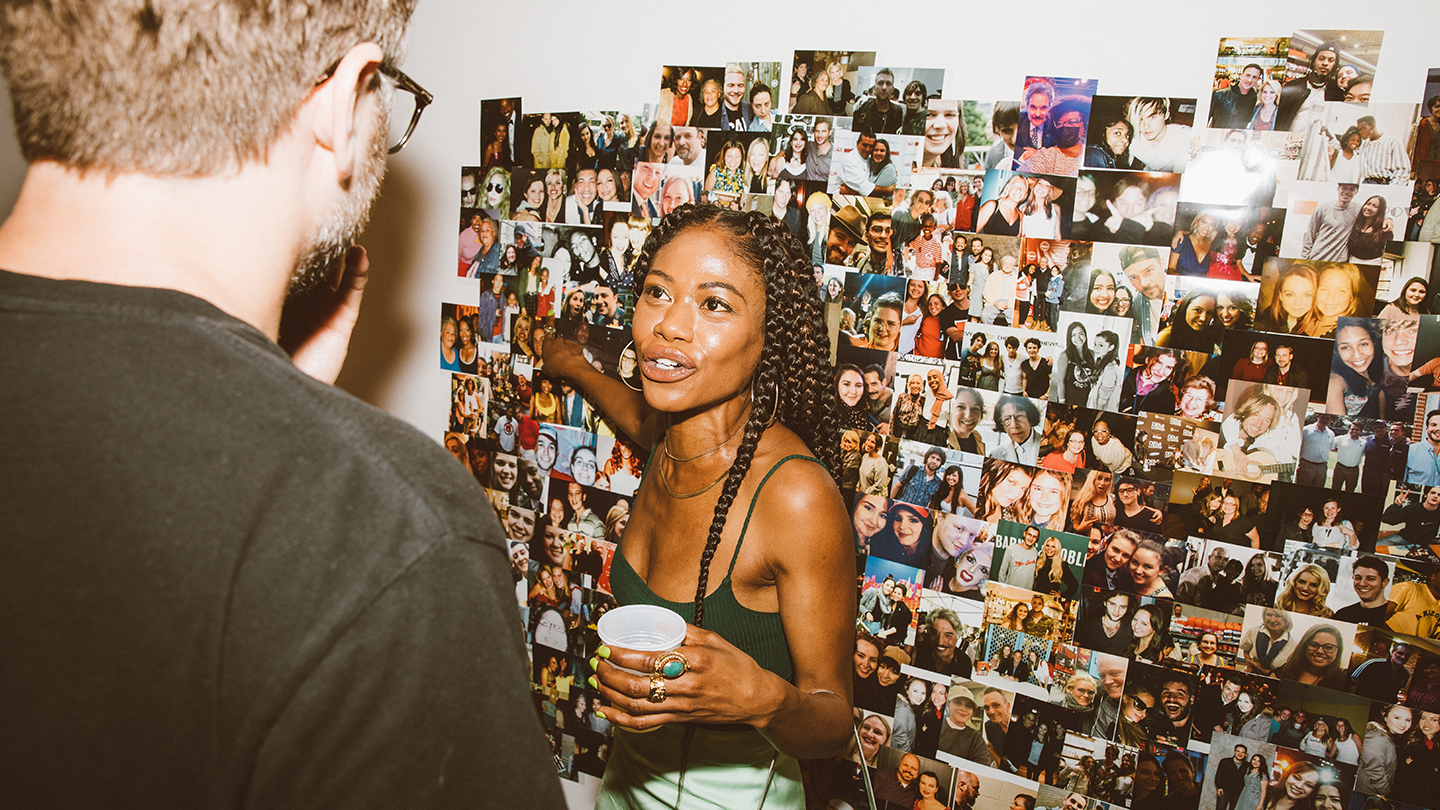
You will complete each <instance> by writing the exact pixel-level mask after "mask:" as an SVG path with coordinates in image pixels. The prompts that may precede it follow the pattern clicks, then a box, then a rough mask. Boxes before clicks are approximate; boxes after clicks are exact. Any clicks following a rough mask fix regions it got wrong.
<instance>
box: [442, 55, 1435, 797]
mask: <svg viewBox="0 0 1440 810" xmlns="http://www.w3.org/2000/svg"><path fill="white" fill-rule="evenodd" d="M1382 39H1383V37H1382V33H1381V32H1376V31H1341V30H1300V31H1294V32H1291V33H1289V34H1288V35H1282V36H1237V37H1226V38H1224V39H1222V40H1221V41H1220V42H1219V43H1218V49H1217V52H1216V59H1215V63H1214V64H1215V70H1214V80H1213V84H1212V87H1211V89H1210V93H1209V94H1208V95H1207V94H1203V93H1201V92H1200V90H1201V88H1170V87H1153V88H1143V89H1144V90H1145V91H1147V92H1152V93H1153V94H1152V95H1143V96H1142V95H1106V94H1105V92H1104V91H1105V89H1106V88H1105V87H1102V86H1101V82H1098V81H1095V80H1092V79H1085V78H1073V77H1064V76H1048V75H1047V76H1025V77H1022V78H1021V79H1019V80H1017V81H1016V82H1015V85H1014V90H1015V93H1014V96H1013V97H1012V98H1010V99H999V100H975V99H971V98H968V97H967V94H966V88H965V87H964V86H963V84H960V83H959V82H958V79H957V77H955V76H953V75H950V76H947V75H946V73H945V71H942V70H933V69H927V68H924V67H905V66H904V65H913V64H915V61H913V60H905V59H903V58H902V59H899V60H897V61H893V62H892V61H889V60H890V59H891V57H892V55H891V54H884V56H885V59H883V60H882V59H879V58H877V54H876V53H874V52H853V51H825V50H797V51H795V52H794V54H793V56H792V57H791V59H790V60H789V61H788V64H780V63H768V62H744V61H737V62H729V63H724V64H718V63H711V64H706V65H693V64H686V63H675V64H668V65H665V66H663V67H661V69H660V72H659V76H658V77H657V80H656V83H655V85H654V87H655V90H654V92H653V93H650V94H648V96H647V97H645V98H638V99H635V100H634V102H635V104H634V106H632V107H631V108H630V111H624V110H618V111H617V110H578V111H576V110H569V111H556V112H546V111H541V110H535V109H531V108H530V107H522V100H521V99H519V98H510V99H495V100H487V101H484V102H482V103H481V105H480V110H479V137H478V139H477V143H478V147H479V150H480V151H479V158H478V160H473V161H472V163H473V165H469V166H465V167H462V169H461V172H460V201H459V202H460V206H459V213H460V216H459V221H458V222H457V223H456V228H457V230H456V232H457V238H458V243H457V248H458V256H457V269H456V275H457V277H460V278H465V279H474V280H475V282H474V283H475V285H476V286H475V288H474V289H475V293H474V295H471V296H467V297H465V298H464V299H463V300H461V301H458V302H455V303H447V304H444V305H443V306H442V308H441V313H440V316H441V317H440V343H441V368H442V370H444V371H446V372H447V374H446V385H448V386H449V393H450V397H449V400H448V403H449V413H448V419H447V423H446V425H445V431H444V443H445V446H446V448H447V449H448V450H450V452H451V453H452V454H453V455H454V456H455V458H456V459H457V461H458V462H459V463H461V464H462V465H464V466H465V467H466V468H467V469H469V470H470V471H471V472H472V473H473V474H474V475H475V477H476V479H477V480H478V481H479V482H480V483H481V484H482V485H483V486H484V487H486V489H487V490H488V491H489V494H490V498H491V501H492V503H494V505H495V507H496V509H497V512H499V514H500V516H501V525H502V526H503V527H504V529H505V532H506V535H507V537H508V538H509V544H510V559H511V568H512V573H513V575H514V579H515V582H516V596H517V599H519V600H520V601H521V603H522V604H524V605H525V606H526V614H525V615H526V633H527V640H528V642H529V643H530V644H531V646H532V650H533V651H534V657H533V662H532V663H533V671H532V678H533V681H534V685H535V691H536V694H537V703H538V705H539V706H540V707H541V711H542V714H543V717H544V723H545V726H546V729H547V732H548V733H549V734H550V735H551V739H552V741H553V743H554V745H555V748H556V752H557V755H556V759H557V763H559V767H560V768H561V769H562V771H563V773H564V774H565V775H566V777H567V778H571V779H576V780H580V781H587V782H588V781H592V780H594V779H595V778H596V777H597V776H598V774H600V773H601V772H603V769H604V764H605V762H604V761H605V758H606V756H607V755H608V751H609V735H610V733H611V732H610V728H609V725H608V723H606V722H605V721H604V720H603V719H602V718H600V717H599V716H598V715H597V714H596V709H597V708H598V709H601V710H602V711H603V707H604V698H603V697H602V696H601V695H599V694H598V693H595V692H592V691H589V690H588V689H586V688H585V687H584V684H585V678H586V677H587V676H588V674H589V673H588V672H587V666H586V663H585V661H586V660H587V657H588V656H589V655H591V654H593V650H594V645H595V641H594V632H593V628H594V626H595V621H596V620H597V619H598V617H599V616H600V615H603V613H604V612H605V611H606V610H608V609H609V608H610V607H612V606H613V605H614V604H615V602H614V598H613V597H612V596H611V595H610V593H609V573H610V569H609V566H610V562H611V560H612V559H613V556H614V553H615V550H616V548H617V547H618V543H619V540H620V537H621V535H622V533H623V532H624V529H625V526H626V523H627V522H628V519H629V513H630V509H631V506H632V504H633V502H634V499H635V493H636V491H637V488H638V487H639V485H640V479H641V475H642V473H643V471H644V468H645V463H646V448H639V447H635V446H633V445H632V444H631V443H630V442H629V441H628V440H627V439H625V438H624V437H623V436H619V435H617V434H616V431H615V430H614V428H613V426H611V425H609V424H607V422H606V421H605V417H604V415H603V414H602V413H600V412H599V411H598V409H596V408H594V407H593V406H592V405H591V404H590V403H588V402H586V401H585V399H584V398H583V397H581V396H580V395H579V393H578V392H577V391H576V390H575V389H574V388H573V387H571V386H570V385H569V384H568V383H566V381H564V380H557V379H553V378H551V377H550V376H548V375H547V374H546V371H545V368H544V360H543V357H544V341H545V339H546V336H547V335H548V334H549V332H548V331H547V329H548V328H550V327H553V328H554V329H555V330H556V332H558V333H559V334H560V335H563V336H565V337H568V338H571V339H573V340H575V341H577V342H578V343H580V344H581V345H582V347H583V349H582V350H583V351H584V352H585V356H586V358H587V359H588V360H589V361H590V362H591V363H592V364H593V365H595V367H596V368H597V369H599V370H600V371H601V372H603V373H605V374H607V375H610V376H612V377H614V378H615V379H618V380H620V381H622V382H625V383H626V384H629V385H632V387H634V386H638V385H639V380H640V377H639V370H638V364H637V358H636V356H635V351H634V347H633V345H631V342H630V340H629V330H628V327H629V319H630V316H631V313H633V311H634V305H635V289H634V285H635V281H636V279H635V277H634V268H635V262H636V259H637V257H638V256H639V253H640V249H641V247H642V245H643V244H644V242H645V239H646V237H647V236H648V235H649V234H650V232H651V230H652V229H653V228H654V227H655V223H656V222H657V221H658V218H659V217H662V216H664V215H666V214H668V213H670V212H671V211H673V210H675V209H676V208H677V207H679V206H681V205H683V204H685V203H688V202H692V201H701V200H703V201H709V202H714V203H717V204H719V205H722V206H726V207H730V208H734V209H737V210H754V211H760V212H763V213H765V214H767V215H770V216H774V217H775V218H776V219H778V220H780V221H781V222H783V223H784V224H785V226H786V227H787V228H788V229H789V230H790V232H791V233H792V234H794V235H795V237H796V238H797V240H798V241H799V242H800V243H801V244H802V246H803V247H804V248H805V249H806V250H807V252H808V255H809V256H810V261H811V264H812V265H813V266H814V268H815V277H816V283H817V284H818V285H819V292H820V298H821V300H822V301H823V302H824V304H825V307H826V319H827V323H829V324H830V328H831V329H832V330H833V331H832V336H833V340H834V341H835V349H836V354H835V362H836V366H837V380H836V385H837V391H838V393H839V397H840V400H841V401H842V402H843V403H844V404H845V405H846V406H847V407H849V408H851V409H858V412H859V416H858V418H857V421H856V422H855V423H854V424H851V425H849V426H848V428H847V429H846V430H844V431H843V433H842V434H841V435H840V436H839V437H838V441H839V442H840V451H841V456H842V468H841V470H840V471H839V472H840V480H841V485H842V491H843V493H844V496H845V499H846V506H847V508H848V509H849V510H850V514H851V520H852V527H853V532H854V542H855V549H856V559H857V564H856V574H857V587H858V590H857V597H858V603H859V611H858V614H857V616H856V624H855V628H856V640H855V646H854V650H853V651H850V650H847V651H846V658H847V660H849V659H850V658H851V655H850V653H851V652H853V660H854V672H853V692H854V697H855V706H856V707H857V708H856V714H855V721H856V728H857V743H856V745H855V746H854V747H853V750H852V751H851V752H850V753H849V755H848V756H845V757H841V758H839V759H838V760H836V761H835V762H833V763H831V767H830V768H829V769H828V770H826V771H825V773H826V774H828V775H826V776H824V778H817V779H815V780H814V781H813V783H812V785H811V786H812V787H813V788H814V789H815V790H816V791H817V795H816V796H814V797H812V798H814V799H815V800H816V805H817V806H824V805H826V804H827V803H828V804H829V806H832V807H841V806H850V807H861V806H865V807H868V806H870V805H869V803H868V800H867V799H866V798H865V796H866V793H865V787H864V783H865V781H866V779H867V778H868V780H869V781H870V783H871V785H872V787H873V789H874V794H875V796H876V799H877V800H878V802H879V804H880V806H890V807H904V808H907V810H908V808H911V807H924V808H937V807H957V808H966V809H967V810H970V808H978V809H979V810H1035V808H1036V807H1043V808H1052V807H1053V808H1064V810H1092V808H1093V809H1094V810H1100V809H1101V808H1105V807H1108V806H1115V807H1132V808H1137V810H1152V808H1158V807H1166V808H1170V807H1179V808H1187V809H1188V808H1197V810H1255V808H1262V810H1268V808H1271V807H1275V806H1278V805H1280V804H1284V805H1285V806H1286V807H1290V806H1294V807H1296V808H1300V807H1302V806H1303V807H1307V808H1317V810H1318V809H1321V808H1323V810H1339V808H1348V807H1357V808H1358V807H1366V808H1369V807H1376V808H1380V807H1384V808H1403V807H1405V806H1407V805H1416V806H1435V801H1434V799H1433V797H1431V796H1430V795H1429V792H1428V790H1429V786H1430V785H1433V784H1434V779H1435V778H1436V776H1437V775H1440V755H1437V754H1436V752H1437V751H1440V740H1437V736H1440V642H1437V641H1435V640H1433V638H1434V637H1435V636H1436V634H1437V632H1440V627H1437V617H1440V540H1437V536H1436V535H1437V529H1440V317H1437V315H1436V314H1432V313H1440V297H1437V295H1436V293H1435V292H1434V291H1433V290H1432V288H1433V287H1434V285H1436V284H1437V283H1440V276H1437V274H1436V273H1435V272H1434V270H1433V268H1434V267H1435V266H1436V262H1435V248H1434V243H1435V242H1437V241H1440V208H1437V207H1435V206H1434V205H1433V202H1434V200H1435V199H1436V197H1437V196H1440V69H1436V70H1432V71H1431V72H1430V75H1428V76H1427V77H1425V83H1424V88H1423V92H1422V93H1421V94H1420V96H1419V97H1417V98H1415V99H1414V101H1415V103H1412V104H1393V103H1390V104H1372V103H1371V102H1370V89H1371V87H1372V85H1373V81H1374V78H1375V76H1376V73H1377V67H1378V65H1379V64H1380V48H1381V43H1382ZM920 64H922V65H923V62H922V63H920ZM1417 84H1418V82H1417ZM1172 92H1177V93H1179V95H1172V94H1171V93H1172ZM1191 95H1195V96H1197V97H1198V98H1197V97H1191ZM636 110H639V111H640V112H636ZM446 272H447V273H448V272H449V271H448V270H447V271H446ZM820 794H823V795H820Z"/></svg>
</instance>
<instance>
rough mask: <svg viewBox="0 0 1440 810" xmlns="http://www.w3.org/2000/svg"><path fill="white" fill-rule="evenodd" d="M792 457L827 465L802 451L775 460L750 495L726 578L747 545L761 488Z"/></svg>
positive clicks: (731, 572)
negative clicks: (746, 536) (746, 534)
mask: <svg viewBox="0 0 1440 810" xmlns="http://www.w3.org/2000/svg"><path fill="white" fill-rule="evenodd" d="M792 458H799V459H804V460H805V461H813V462H815V463H816V464H819V465H820V466H821V467H824V466H825V462H823V461H821V460H820V459H818V458H815V457H814V456H807V455H803V454H801V453H791V454H790V455H788V456H786V457H784V458H782V459H780V460H779V461H777V462H775V465H774V466H773V467H771V468H770V472H767V473H765V477H764V478H761V479H760V486H758V487H755V494H754V495H752V496H750V509H749V511H747V512H746V513H745V523H744V524H743V525H741V527H740V539H739V540H737V541H736V542H735V553H734V554H733V555H731V557H730V567H729V568H728V569H726V571H725V578H726V579H729V578H730V575H731V574H733V573H735V561H736V560H738V559H740V549H741V547H742V546H744V545H745V532H746V530H747V529H749V528H750V518H751V517H752V516H754V514H755V504H756V503H759V501H760V490H762V489H764V488H765V484H766V482H768V481H769V480H770V476H772V475H774V474H775V471H776V470H779V469H780V466H781V465H782V464H784V463H785V462H787V461H789V460H790V459H792Z"/></svg>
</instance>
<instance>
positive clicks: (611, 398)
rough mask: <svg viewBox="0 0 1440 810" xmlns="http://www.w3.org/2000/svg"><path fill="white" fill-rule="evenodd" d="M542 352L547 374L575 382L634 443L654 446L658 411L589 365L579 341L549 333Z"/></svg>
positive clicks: (634, 392) (617, 381)
mask: <svg viewBox="0 0 1440 810" xmlns="http://www.w3.org/2000/svg"><path fill="white" fill-rule="evenodd" d="M544 351H545V371H546V373H548V374H550V375H551V376H554V377H559V378H562V379H566V380H569V381H570V382H572V383H574V384H575V386H576V387H577V388H579V389H580V391H581V393H583V394H584V395H585V396H586V397H588V398H590V399H591V400H593V401H594V403H595V404H596V405H598V406H599V407H600V410H602V411H604V412H605V415H606V416H607V417H609V419H610V421H611V423H612V424H613V425H614V426H615V428H616V429H617V430H619V431H620V432H622V433H624V434H625V435H626V436H628V437H629V438H630V440H631V441H633V442H634V443H635V444H636V445H638V446H640V447H644V448H647V449H648V448H651V447H654V446H655V441H656V440H657V439H658V438H659V433H658V431H657V429H656V427H657V425H658V419H657V417H658V412H657V411H655V410H654V409H653V408H651V407H650V406H649V404H647V403H646V402H645V396H644V395H643V394H641V393H640V392H639V391H636V390H634V389H632V388H630V387H629V386H628V385H626V384H625V383H622V382H620V381H619V380H617V379H614V378H613V377H609V376H606V375H605V374H603V373H601V372H600V371H599V370H598V369H596V368H595V367H594V366H592V365H590V363H589V362H587V361H586V360H585V355H584V353H583V351H582V350H581V348H580V344H578V343H575V342H574V341H572V340H566V339H565V338H562V337H557V336H555V335H551V336H550V337H549V339H547V340H546V341H545V348H544Z"/></svg>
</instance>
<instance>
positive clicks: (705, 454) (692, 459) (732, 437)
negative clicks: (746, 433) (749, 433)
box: [665, 414, 750, 463]
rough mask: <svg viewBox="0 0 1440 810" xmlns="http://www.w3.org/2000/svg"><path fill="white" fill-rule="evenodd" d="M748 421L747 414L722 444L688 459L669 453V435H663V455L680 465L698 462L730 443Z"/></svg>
mask: <svg viewBox="0 0 1440 810" xmlns="http://www.w3.org/2000/svg"><path fill="white" fill-rule="evenodd" d="M749 421H750V416H749V415H748V414H747V415H746V416H745V418H744V419H741V420H740V424H738V425H736V426H735V432H733V433H731V434H730V435H729V437H727V438H726V439H725V441H723V442H721V443H719V444H717V445H715V446H714V447H712V448H710V449H709V450H706V451H705V452H703V453H701V454H700V455H698V456H691V457H689V458H680V457H679V456H676V455H675V454H674V453H671V452H670V434H668V433H667V434H665V455H666V456H667V457H669V459H670V460H671V461H678V462H681V463H685V462H687V461H696V460H698V459H702V458H704V457H706V456H708V455H710V454H711V453H713V452H715V451H716V450H719V449H720V448H722V447H724V446H725V445H727V444H729V443H730V442H731V441H733V440H734V439H735V437H736V436H738V435H740V431H741V430H743V429H744V428H745V423H746V422H749Z"/></svg>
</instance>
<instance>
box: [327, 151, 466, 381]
mask: <svg viewBox="0 0 1440 810" xmlns="http://www.w3.org/2000/svg"><path fill="white" fill-rule="evenodd" d="M421 192H422V189H421V185H420V180H419V169H418V168H417V167H415V166H408V165H406V164H403V163H392V164H391V165H390V169H389V170H388V171H387V172H386V174H385V184H384V185H383V186H382V187H381V192H380V196H379V198H377V199H376V200H375V207H374V209H372V211H371V213H370V225H369V226H368V227H367V228H366V229H365V232H364V233H362V234H361V235H360V239H359V242H360V244H361V245H363V246H364V247H365V249H366V250H367V251H369V255H370V268H371V273H370V279H369V281H368V282H367V284H366V287H365V300H364V303H363V304H362V305H361V307H360V320H359V322H358V323H357V324H356V326H355V335H354V337H353V338H351V340H350V354H349V360H348V361H347V362H346V363H345V367H344V369H343V370H341V372H340V379H338V380H336V381H335V384H336V385H337V386H339V387H340V388H342V389H344V390H345V391H347V392H349V393H351V394H353V395H355V396H356V397H359V398H360V399H363V400H365V401H366V402H369V403H370V404H372V405H376V406H377V407H379V403H380V402H382V401H383V400H384V399H385V393H386V391H388V390H390V389H392V388H393V386H394V383H395V378H396V377H397V375H399V374H400V368H401V365H402V364H403V363H404V361H405V357H406V355H407V353H408V352H409V346H410V343H411V342H412V341H413V340H415V339H416V338H417V336H416V334H415V325H414V324H413V323H411V322H410V317H409V314H408V313H409V312H410V311H411V309H412V307H411V301H410V298H411V296H413V295H415V294H417V292H420V293H422V294H423V291H424V285H423V284H422V283H421V279H420V273H421V272H422V268H421V267H419V266H417V265H418V264H419V262H420V257H421V256H422V255H423V251H421V250H420V249H419V246H418V244H417V240H418V238H419V234H422V233H424V231H425V227H424V223H423V222H422V221H421V216H422V212H423V211H424V209H425V206H424V205H423V204H422V193H421ZM476 295H477V296H478V295H479V293H478V291H477V293H476Z"/></svg>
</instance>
